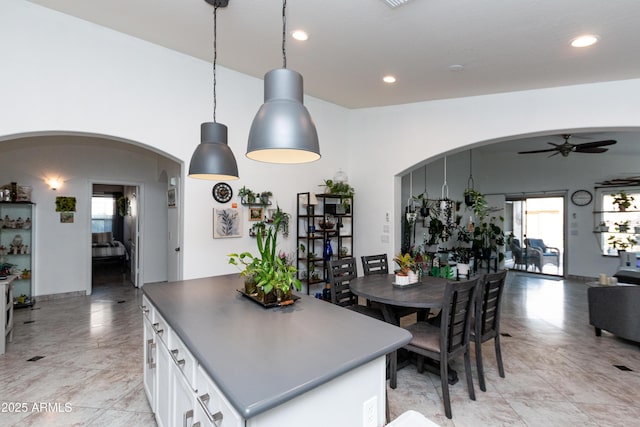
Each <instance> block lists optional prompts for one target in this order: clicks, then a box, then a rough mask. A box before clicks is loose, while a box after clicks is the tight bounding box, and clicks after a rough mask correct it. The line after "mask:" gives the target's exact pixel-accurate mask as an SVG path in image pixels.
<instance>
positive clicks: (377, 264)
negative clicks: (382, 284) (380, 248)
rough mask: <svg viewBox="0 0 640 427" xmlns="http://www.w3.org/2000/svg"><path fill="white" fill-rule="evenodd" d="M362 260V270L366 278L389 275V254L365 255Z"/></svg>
mask: <svg viewBox="0 0 640 427" xmlns="http://www.w3.org/2000/svg"><path fill="white" fill-rule="evenodd" d="M361 258H362V269H363V273H364V275H365V276H368V275H370V274H389V263H388V261H387V254H380V255H364V256H362V257H361Z"/></svg>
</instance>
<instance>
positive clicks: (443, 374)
mask: <svg viewBox="0 0 640 427" xmlns="http://www.w3.org/2000/svg"><path fill="white" fill-rule="evenodd" d="M447 366H448V361H447V359H446V358H445V359H444V360H440V383H441V384H442V400H443V401H444V414H445V415H446V416H447V418H449V419H451V418H452V416H453V415H452V414H451V400H450V398H449V380H448V377H447V371H448V368H447Z"/></svg>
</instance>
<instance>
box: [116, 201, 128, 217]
mask: <svg viewBox="0 0 640 427" xmlns="http://www.w3.org/2000/svg"><path fill="white" fill-rule="evenodd" d="M116 203H117V205H118V215H120V216H125V215H128V214H129V206H130V203H129V198H128V197H124V196H120V197H118V200H116Z"/></svg>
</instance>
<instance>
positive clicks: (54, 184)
mask: <svg viewBox="0 0 640 427" xmlns="http://www.w3.org/2000/svg"><path fill="white" fill-rule="evenodd" d="M47 185H48V186H49V188H51V189H52V190H53V191H56V190H57V189H58V188H60V187H62V181H61V180H60V179H59V178H49V179H47Z"/></svg>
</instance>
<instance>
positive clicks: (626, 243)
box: [607, 236, 638, 251]
mask: <svg viewBox="0 0 640 427" xmlns="http://www.w3.org/2000/svg"><path fill="white" fill-rule="evenodd" d="M607 242H608V243H609V245H611V247H612V248H613V249H618V250H621V251H626V250H627V249H628V248H630V247H632V246H634V245H637V244H638V241H637V240H636V239H634V238H633V237H632V236H627V237H619V236H609V238H608V239H607Z"/></svg>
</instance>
